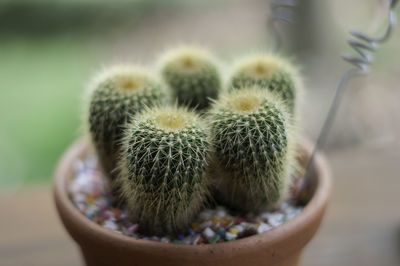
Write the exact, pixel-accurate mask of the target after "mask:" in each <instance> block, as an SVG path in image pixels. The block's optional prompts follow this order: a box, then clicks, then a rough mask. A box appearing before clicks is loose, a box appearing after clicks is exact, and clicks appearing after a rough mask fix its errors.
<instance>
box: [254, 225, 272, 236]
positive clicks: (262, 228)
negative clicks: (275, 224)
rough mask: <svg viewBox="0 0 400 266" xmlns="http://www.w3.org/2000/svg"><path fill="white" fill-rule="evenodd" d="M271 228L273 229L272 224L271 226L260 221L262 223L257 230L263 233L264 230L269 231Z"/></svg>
mask: <svg viewBox="0 0 400 266" xmlns="http://www.w3.org/2000/svg"><path fill="white" fill-rule="evenodd" d="M270 229H272V226H270V225H269V224H266V223H260V225H259V226H258V228H257V232H258V233H259V234H261V233H263V232H265V231H268V230H270Z"/></svg>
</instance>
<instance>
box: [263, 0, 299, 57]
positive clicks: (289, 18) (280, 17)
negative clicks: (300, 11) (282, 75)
mask: <svg viewBox="0 0 400 266" xmlns="http://www.w3.org/2000/svg"><path fill="white" fill-rule="evenodd" d="M269 7H270V13H271V14H270V16H269V19H268V28H269V30H270V31H271V32H272V33H273V35H274V36H275V38H274V40H275V44H274V46H273V48H274V50H275V51H277V50H279V49H280V47H281V45H282V36H281V34H280V32H279V30H278V29H277V23H276V22H285V23H289V24H290V23H293V21H294V18H293V17H294V12H293V9H294V8H295V7H296V1H295V0H271V1H270V4H269Z"/></svg>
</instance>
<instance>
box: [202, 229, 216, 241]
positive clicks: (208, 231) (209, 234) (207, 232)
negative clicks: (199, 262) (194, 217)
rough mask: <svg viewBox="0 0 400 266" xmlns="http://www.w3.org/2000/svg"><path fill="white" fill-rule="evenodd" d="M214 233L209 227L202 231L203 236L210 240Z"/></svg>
mask: <svg viewBox="0 0 400 266" xmlns="http://www.w3.org/2000/svg"><path fill="white" fill-rule="evenodd" d="M214 235H215V232H214V231H213V230H212V229H211V228H210V227H207V228H206V229H205V230H204V231H203V236H204V237H205V238H207V239H208V240H210V239H211V238H213V237H214Z"/></svg>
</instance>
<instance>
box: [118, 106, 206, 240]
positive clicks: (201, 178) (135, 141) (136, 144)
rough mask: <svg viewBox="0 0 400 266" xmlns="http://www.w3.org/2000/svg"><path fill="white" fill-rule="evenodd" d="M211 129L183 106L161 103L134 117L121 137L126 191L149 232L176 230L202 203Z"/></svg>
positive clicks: (134, 213)
mask: <svg viewBox="0 0 400 266" xmlns="http://www.w3.org/2000/svg"><path fill="white" fill-rule="evenodd" d="M207 131H208V129H207V127H206V125H205V123H204V121H202V120H201V119H200V118H199V117H198V116H197V115H196V114H195V113H193V112H190V111H188V110H186V109H184V108H176V107H159V108H154V109H151V110H148V111H147V112H144V113H143V114H141V115H139V116H138V117H136V119H135V120H134V121H133V123H131V124H130V125H129V128H128V130H127V132H126V135H125V137H124V141H123V147H124V150H123V151H122V158H123V160H121V165H120V169H122V171H121V173H122V174H121V176H120V178H121V180H120V181H121V182H123V185H122V188H123V195H124V198H126V199H127V205H128V209H129V211H130V213H131V214H132V218H133V220H136V221H141V222H142V223H143V224H142V230H144V231H146V232H149V233H151V234H161V233H162V232H165V231H166V232H176V231H179V230H182V229H184V228H185V226H187V224H188V223H190V221H191V219H192V218H193V216H194V215H196V214H197V213H198V212H199V210H200V208H201V207H202V206H203V205H204V203H205V200H206V197H207V194H208V188H207V179H206V178H205V172H206V166H207V157H208V154H209V149H210V143H209V134H208V132H207Z"/></svg>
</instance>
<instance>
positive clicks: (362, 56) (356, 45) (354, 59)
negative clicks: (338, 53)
mask: <svg viewBox="0 0 400 266" xmlns="http://www.w3.org/2000/svg"><path fill="white" fill-rule="evenodd" d="M397 3H398V0H391V1H390V5H389V6H390V11H389V23H388V27H387V29H386V31H385V33H384V35H383V36H381V37H369V36H368V35H366V34H363V33H361V32H359V31H355V30H351V31H350V35H351V36H352V38H350V39H348V40H347V42H348V43H349V45H350V46H351V47H352V48H353V49H354V50H355V51H356V52H357V53H358V55H359V56H357V55H349V54H344V55H342V58H343V60H345V61H346V62H348V63H350V64H352V65H354V66H356V67H357V68H358V69H359V70H361V72H366V71H368V69H369V65H370V64H371V63H372V61H373V56H372V52H374V51H375V50H376V49H377V48H378V46H379V44H380V43H382V42H384V41H386V40H387V39H389V37H390V35H391V34H392V30H393V27H394V26H395V24H396V13H395V11H394V8H395V6H396V4H397Z"/></svg>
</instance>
